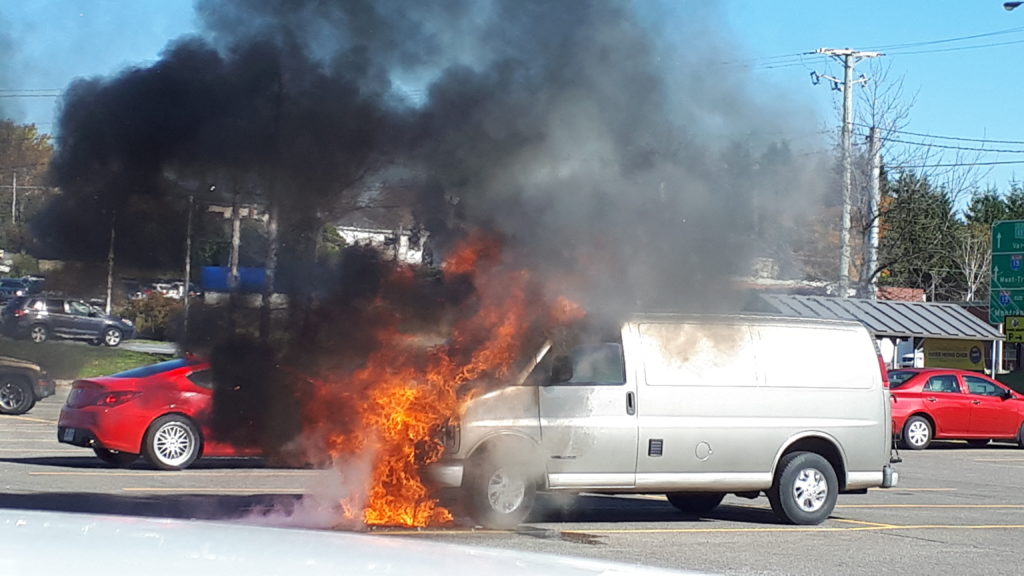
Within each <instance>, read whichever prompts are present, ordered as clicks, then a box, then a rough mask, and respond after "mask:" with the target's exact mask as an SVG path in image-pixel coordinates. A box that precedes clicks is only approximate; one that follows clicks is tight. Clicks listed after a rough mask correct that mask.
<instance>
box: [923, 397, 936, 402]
mask: <svg viewBox="0 0 1024 576" xmlns="http://www.w3.org/2000/svg"><path fill="white" fill-rule="evenodd" d="M925 400H927V401H929V402H935V398H925Z"/></svg>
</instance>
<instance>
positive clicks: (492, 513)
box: [463, 454, 537, 530]
mask: <svg viewBox="0 0 1024 576" xmlns="http://www.w3.org/2000/svg"><path fill="white" fill-rule="evenodd" d="M463 488H464V489H465V491H466V497H467V498H466V500H467V505H468V507H469V512H470V515H471V516H472V517H473V520H475V521H476V522H477V523H478V524H480V525H481V526H483V527H484V528H490V529H496V530H510V529H512V528H515V527H516V526H518V525H519V523H521V522H522V521H523V520H525V519H526V516H527V515H528V514H529V513H530V509H531V508H533V501H534V499H535V498H536V496H537V481H536V478H535V476H534V475H533V474H532V473H531V467H530V466H529V465H528V464H526V463H523V462H500V461H499V460H498V459H497V458H495V457H493V456H491V455H488V454H482V455H479V456H477V457H476V458H474V459H473V460H472V461H471V462H470V466H469V469H468V470H467V476H466V481H465V482H464V483H463Z"/></svg>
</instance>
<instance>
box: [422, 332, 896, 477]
mask: <svg viewBox="0 0 1024 576" xmlns="http://www.w3.org/2000/svg"><path fill="white" fill-rule="evenodd" d="M548 347H549V348H550V344H549V345H548ZM621 350H622V353H621V355H622V366H623V372H624V374H623V378H621V379H620V380H621V381H618V382H612V381H607V382H598V383H589V382H566V383H551V382H550V381H549V380H545V381H543V382H541V381H540V380H538V378H536V377H531V378H524V379H523V380H524V381H523V382H522V383H521V384H520V385H513V386H509V387H507V388H504V389H501V390H498V391H496V392H492V393H489V394H484V395H482V396H480V397H477V398H475V399H473V400H472V401H470V402H469V403H467V404H466V405H465V406H464V408H463V410H462V413H461V414H460V418H459V435H460V442H459V444H458V446H457V447H452V449H449V451H448V453H447V454H446V457H445V459H444V460H443V461H442V462H441V463H439V464H438V465H436V466H435V468H434V474H433V477H434V479H435V480H436V481H438V482H439V483H441V484H443V485H448V486H458V484H457V483H456V482H457V479H461V478H462V477H463V475H462V474H461V472H460V471H459V469H460V467H462V466H463V465H464V464H465V463H466V462H468V461H470V459H471V458H472V457H473V455H474V454H475V453H476V452H477V451H478V450H481V449H482V448H484V447H486V446H488V445H489V444H490V443H492V442H496V441H500V442H503V443H506V444H507V443H509V442H510V440H511V439H512V438H515V439H516V440H515V444H516V448H515V450H517V451H518V450H523V451H528V450H534V451H535V453H536V457H537V459H538V462H540V463H541V467H542V473H543V478H542V483H543V484H544V485H546V487H547V488H549V489H564V490H573V491H580V490H586V491H589V492H604V493H644V492H662V493H663V492H688V491H693V492H700V491H710V492H756V491H761V490H767V489H768V488H769V487H770V486H771V485H772V482H773V479H774V478H775V473H776V466H777V465H778V463H779V461H780V459H781V458H782V456H783V455H785V454H786V453H787V451H788V450H790V449H791V448H792V447H793V446H800V449H801V450H805V451H821V452H827V453H828V454H829V457H830V458H833V459H834V460H835V462H834V463H833V464H834V465H833V467H834V468H835V472H836V474H837V476H838V477H839V481H840V483H841V485H842V487H843V489H845V490H859V489H863V488H867V487H872V486H881V485H882V484H883V468H885V467H886V466H888V464H889V457H890V447H891V438H892V430H891V413H890V410H891V408H890V405H889V394H888V390H887V389H885V388H884V387H883V383H882V377H881V370H880V366H879V361H878V357H877V350H876V348H875V345H874V341H873V340H872V338H871V336H870V335H869V333H868V332H867V330H866V329H865V328H864V327H863V326H862V325H861V324H859V323H853V322H845V321H834V322H833V321H820V320H803V319H793V318H780V317H767V316H684V315H660V314H659V315H643V316H636V317H633V318H631V319H629V320H628V321H626V322H624V323H623V324H622V325H621ZM546 352H547V353H548V354H549V355H551V354H553V351H547V350H546ZM542 360H543V358H540V357H538V359H537V361H538V364H537V368H536V369H535V370H534V372H540V371H542V370H544V369H550V368H545V366H544V364H543V362H542ZM574 377H575V376H574ZM538 382H541V383H538ZM823 455H824V454H823ZM439 471H445V472H444V473H443V474H442V473H440V472H439Z"/></svg>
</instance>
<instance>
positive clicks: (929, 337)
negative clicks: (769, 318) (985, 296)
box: [747, 293, 1005, 369]
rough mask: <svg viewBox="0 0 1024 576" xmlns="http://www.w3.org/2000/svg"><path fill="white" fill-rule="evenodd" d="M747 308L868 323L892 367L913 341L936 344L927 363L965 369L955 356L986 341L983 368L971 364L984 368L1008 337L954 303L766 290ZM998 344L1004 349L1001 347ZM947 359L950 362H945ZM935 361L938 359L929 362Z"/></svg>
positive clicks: (928, 352)
mask: <svg viewBox="0 0 1024 576" xmlns="http://www.w3.org/2000/svg"><path fill="white" fill-rule="evenodd" d="M747 311H749V312H764V313H770V314H778V315H781V316H795V317H801V318H820V319H835V320H856V321H858V322H860V323H861V324H863V325H864V326H866V327H867V329H868V331H870V332H871V333H872V334H873V335H874V336H875V338H876V339H877V340H878V341H879V345H880V346H879V347H880V349H881V350H882V352H883V356H885V357H886V360H887V361H888V362H889V363H890V365H891V366H892V365H895V362H896V361H897V359H898V354H897V351H899V350H901V349H905V346H904V347H902V348H901V343H910V344H911V345H912V349H914V350H917V349H920V348H921V347H922V346H921V345H922V343H924V344H925V345H928V344H930V343H934V350H935V351H934V353H932V351H931V350H928V349H926V350H925V355H926V357H925V363H926V365H934V366H939V365H944V366H947V367H951V368H952V367H965V365H964V364H965V363H964V362H956V361H955V360H956V359H957V358H959V357H960V356H961V355H966V357H965V358H961V359H962V360H971V356H972V355H973V351H972V348H973V347H972V346H971V345H969V343H971V342H974V343H978V342H981V343H984V348H983V352H981V356H982V358H979V359H978V360H979V362H980V367H979V364H978V363H977V362H971V364H973V365H975V367H974V368H973V369H983V367H984V365H985V362H986V361H987V360H990V357H991V352H990V351H991V350H992V349H993V344H994V343H996V342H1001V341H1003V340H1004V338H1005V337H1004V336H1003V334H1002V333H1001V332H1000V331H999V330H997V329H996V328H995V327H994V326H992V325H991V324H989V323H988V322H985V321H984V320H982V319H980V318H978V317H977V316H975V315H974V314H972V313H971V312H969V311H968V310H967V309H965V308H964V307H962V306H960V305H958V304H954V303H949V302H898V301H892V300H865V299H860V298H835V297H829V296H800V295H793V294H765V293H762V294H757V295H756V297H755V298H754V299H753V300H752V301H751V302H750V303H749V304H748V306H747ZM940 344H942V345H943V346H945V349H943V348H942V346H940ZM995 348H996V349H997V350H998V349H999V347H998V346H996V347H995ZM944 350H949V351H948V352H947V351H944ZM956 350H964V351H963V352H957V351H956ZM944 358H946V359H948V362H943V359H944ZM929 359H932V360H933V361H932V362H929V361H928V360H929Z"/></svg>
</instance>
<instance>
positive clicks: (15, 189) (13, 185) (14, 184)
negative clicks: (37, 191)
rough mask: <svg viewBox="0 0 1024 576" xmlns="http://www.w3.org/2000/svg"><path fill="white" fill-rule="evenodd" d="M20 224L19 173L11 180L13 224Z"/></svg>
mask: <svg viewBox="0 0 1024 576" xmlns="http://www.w3.org/2000/svg"><path fill="white" fill-rule="evenodd" d="M17 222H18V173H17V172H15V173H14V178H13V179H12V180H11V224H16V223H17Z"/></svg>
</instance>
